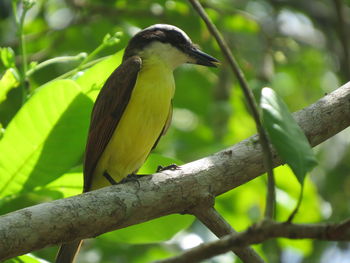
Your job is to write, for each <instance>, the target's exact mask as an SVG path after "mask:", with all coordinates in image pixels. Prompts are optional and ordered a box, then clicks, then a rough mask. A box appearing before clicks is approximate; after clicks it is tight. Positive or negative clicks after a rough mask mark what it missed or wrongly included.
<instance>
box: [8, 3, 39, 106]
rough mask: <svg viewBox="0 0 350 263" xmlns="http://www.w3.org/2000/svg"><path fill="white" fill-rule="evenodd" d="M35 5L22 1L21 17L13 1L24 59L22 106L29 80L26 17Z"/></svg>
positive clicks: (21, 80) (21, 79) (22, 67)
mask: <svg viewBox="0 0 350 263" xmlns="http://www.w3.org/2000/svg"><path fill="white" fill-rule="evenodd" d="M33 5H34V2H32V1H29V0H23V1H22V13H21V15H20V16H19V14H17V11H18V10H17V1H12V9H13V14H14V17H15V22H16V25H17V28H18V32H17V35H18V38H19V45H20V50H21V52H20V53H21V57H22V65H21V70H20V82H21V84H20V85H21V89H22V104H24V103H25V101H26V99H27V84H26V81H27V78H26V73H27V63H28V62H27V52H26V47H25V39H24V33H23V26H24V19H25V17H26V14H27V12H28V10H29V9H31V8H32V7H33Z"/></svg>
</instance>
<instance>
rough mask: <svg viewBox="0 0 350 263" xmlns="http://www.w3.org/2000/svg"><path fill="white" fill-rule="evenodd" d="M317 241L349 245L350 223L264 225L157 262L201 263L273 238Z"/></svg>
mask: <svg viewBox="0 0 350 263" xmlns="http://www.w3.org/2000/svg"><path fill="white" fill-rule="evenodd" d="M281 237H283V238H289V239H316V240H326V241H350V219H348V220H346V221H344V222H343V223H340V224H312V225H311V224H309V225H307V224H303V225H302V224H288V223H275V222H267V221H265V222H264V223H262V224H258V225H254V226H252V227H250V228H249V229H248V230H246V231H244V232H241V233H238V234H237V233H236V234H231V235H228V236H225V237H223V238H221V239H219V240H217V241H214V242H209V243H206V244H202V245H199V246H198V247H195V248H193V249H189V250H187V251H185V252H183V253H182V254H181V255H179V256H176V257H173V258H169V259H165V260H159V261H156V263H186V262H192V263H195V262H200V261H202V260H204V259H208V258H211V257H214V256H216V255H219V254H222V253H225V252H227V251H230V250H231V249H233V248H240V247H244V246H247V245H251V244H258V243H262V242H264V241H266V240H269V239H271V238H281Z"/></svg>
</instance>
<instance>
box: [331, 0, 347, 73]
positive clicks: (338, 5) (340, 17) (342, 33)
mask: <svg viewBox="0 0 350 263" xmlns="http://www.w3.org/2000/svg"><path fill="white" fill-rule="evenodd" d="M333 3H334V5H335V10H336V12H337V23H338V32H339V39H340V43H341V44H342V47H343V52H344V67H345V72H346V76H345V77H346V79H349V78H350V49H349V39H348V34H349V33H350V32H347V29H348V27H347V23H346V19H345V18H346V14H345V10H344V3H343V1H342V0H333Z"/></svg>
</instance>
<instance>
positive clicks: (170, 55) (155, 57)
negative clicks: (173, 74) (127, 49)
mask: <svg viewBox="0 0 350 263" xmlns="http://www.w3.org/2000/svg"><path fill="white" fill-rule="evenodd" d="M139 55H140V56H141V58H142V60H143V63H145V64H146V65H152V64H158V65H159V64H161V65H164V66H166V67H168V68H170V69H171V70H174V69H175V68H176V67H178V66H180V65H181V64H184V63H188V62H192V59H191V58H190V57H189V56H187V55H186V54H185V53H183V52H181V51H180V50H179V49H177V48H175V47H173V46H172V45H170V44H168V43H162V42H158V41H155V42H153V43H151V44H150V45H149V46H147V47H146V48H145V49H144V50H143V51H142V52H140V54H139Z"/></svg>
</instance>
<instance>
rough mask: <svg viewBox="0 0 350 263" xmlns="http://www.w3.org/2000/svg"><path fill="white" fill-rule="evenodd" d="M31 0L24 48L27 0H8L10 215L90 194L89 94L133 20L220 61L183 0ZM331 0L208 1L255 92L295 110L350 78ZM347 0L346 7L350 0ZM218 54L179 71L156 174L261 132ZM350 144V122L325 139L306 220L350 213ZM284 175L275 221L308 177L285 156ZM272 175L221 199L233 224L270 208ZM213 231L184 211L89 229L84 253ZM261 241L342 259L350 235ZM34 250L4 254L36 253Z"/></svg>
mask: <svg viewBox="0 0 350 263" xmlns="http://www.w3.org/2000/svg"><path fill="white" fill-rule="evenodd" d="M27 2H28V3H27V5H28V4H31V3H30V2H35V4H34V6H33V7H32V8H30V9H29V10H28V11H27V13H26V18H25V20H24V23H23V33H24V42H25V50H26V52H25V53H26V54H25V57H26V59H23V57H24V56H23V52H22V50H21V48H20V35H19V34H18V32H19V23H18V22H19V21H18V19H19V18H20V16H21V14H23V12H22V13H21V10H22V6H21V1H11V0H1V1H0V47H1V50H0V59H1V63H0V138H1V140H0V152H1V155H0V164H1V165H0V178H1V180H0V182H1V184H0V193H1V194H0V198H1V201H0V213H1V214H5V213H7V212H10V211H14V210H16V209H20V208H23V207H27V206H30V205H34V204H37V203H41V202H46V201H50V200H53V199H58V198H63V197H68V196H71V195H75V194H79V193H80V192H81V188H82V173H81V171H82V157H83V150H84V144H85V140H86V134H87V127H88V122H89V115H90V111H91V108H92V105H93V101H94V99H95V97H96V95H97V93H98V90H99V88H100V87H101V85H102V84H103V82H104V80H105V79H106V78H107V77H108V75H109V74H110V73H111V72H112V71H113V70H114V69H115V68H116V67H117V66H118V65H119V63H120V61H121V56H122V52H123V48H124V47H125V46H126V44H127V41H128V40H129V39H130V37H131V36H132V35H133V34H134V33H135V32H137V30H139V29H141V28H145V27H147V26H149V25H151V24H155V23H168V24H174V25H176V26H178V27H180V28H182V29H183V30H184V31H185V32H187V34H188V35H189V36H190V37H191V38H192V40H193V41H194V42H195V43H198V44H199V45H200V46H201V48H202V49H203V50H204V51H205V52H207V53H209V54H211V55H213V56H215V57H217V58H219V59H221V60H223V57H222V55H221V53H220V50H219V48H218V46H217V44H216V43H215V41H214V39H213V38H212V37H211V35H210V34H209V32H208V31H207V29H206V27H205V25H204V24H203V23H202V22H201V20H200V19H199V18H198V16H197V14H196V13H195V12H194V11H193V10H192V8H191V6H190V5H189V4H188V2H186V1H185V0H182V1H181V0H180V1H173V0H158V1H157V0H152V1H151V0H143V1H130V0H128V1H127V0H108V1H101V0H73V1H68V0H66V1H65V0H47V1H44V0H36V1H27ZM335 2H336V1H335V0H328V1H326V0H319V1H302V0H285V1H278V0H247V1H242V0H220V1H219V0H216V1H215V0H206V1H202V3H203V5H204V6H205V7H206V10H207V12H208V14H209V15H210V16H211V18H212V19H213V21H214V22H215V23H216V25H217V26H218V28H219V30H220V31H221V32H222V34H223V35H224V36H225V38H226V39H227V41H228V43H229V45H230V47H231V49H232V51H233V53H234V54H235V55H236V56H237V59H238V61H239V64H240V65H241V67H242V69H243V71H244V72H245V74H246V77H247V79H248V81H249V84H250V87H251V88H252V89H253V91H254V93H255V95H256V96H257V97H258V98H259V96H260V95H259V94H260V91H261V89H262V88H263V87H264V86H269V87H271V88H273V89H274V90H275V91H276V92H277V93H278V94H279V95H280V96H282V98H283V99H284V101H285V102H286V104H287V106H288V108H289V109H290V110H291V111H295V110H299V109H301V108H303V107H305V106H307V105H309V104H311V103H313V102H314V101H316V100H317V99H319V98H320V97H322V96H323V95H324V94H325V93H329V92H331V91H332V90H334V89H336V88H337V87H338V86H339V85H340V84H341V83H344V82H345V81H346V80H348V79H349V78H350V68H349V63H350V62H349V55H348V54H349V52H346V49H349V47H348V46H347V44H346V43H349V42H348V40H347V39H348V35H349V28H350V26H349V24H348V23H349V21H347V20H346V21H342V20H341V16H339V14H338V13H337V11H336V8H335ZM343 5H344V7H343V9H344V10H343V11H344V12H347V15H349V14H348V12H349V9H348V8H349V5H350V1H349V0H347V1H343ZM14 7H16V9H17V13H16V14H17V15H16V19H15V17H14V15H13V10H12V9H13V8H14ZM16 21H17V22H16ZM338 29H339V30H338ZM119 32H122V33H123V35H121V34H120V33H119ZM107 34H109V35H107ZM107 56H108V57H107ZM23 61H28V65H24V63H23ZM222 62H223V63H222V66H221V68H220V69H219V70H217V69H208V68H204V67H200V66H192V65H185V66H182V67H181V68H179V69H177V70H176V71H175V80H176V85H177V90H176V95H175V101H174V117H173V122H172V126H171V128H170V129H169V131H168V134H167V135H166V136H165V137H164V138H162V140H161V142H160V144H159V145H158V147H157V149H156V150H155V153H154V154H153V155H151V158H150V159H149V160H148V161H147V163H146V164H145V166H144V168H143V170H142V172H145V173H146V172H149V173H150V172H152V171H154V170H155V167H156V166H157V165H159V164H163V165H167V164H170V163H173V162H176V163H183V162H188V161H192V160H195V159H198V158H201V157H204V156H206V155H208V154H211V153H214V152H216V151H218V150H220V149H223V148H225V147H228V146H230V145H232V144H234V143H236V142H238V141H240V140H242V139H245V138H247V137H248V136H250V135H252V134H254V133H255V132H256V131H255V125H254V122H253V121H252V119H251V117H250V114H249V111H248V110H247V107H246V104H245V102H244V98H243V95H242V93H241V91H240V89H239V88H238V86H237V82H236V80H235V79H234V77H233V76H232V73H231V72H230V70H229V69H228V67H227V65H226V63H225V61H222ZM24 66H25V67H24ZM24 68H26V69H27V71H26V76H23V69H24ZM24 79H26V81H24ZM349 144H350V141H349V129H347V130H345V131H343V132H342V133H340V134H339V135H337V136H335V137H334V138H332V139H330V140H329V141H328V142H326V143H324V144H323V145H321V146H318V147H316V149H315V152H316V155H317V160H318V166H317V167H316V168H315V169H314V170H313V171H312V172H311V174H310V177H307V178H306V180H305V186H304V188H305V189H304V199H303V202H302V204H301V207H300V211H299V213H298V214H297V215H296V217H295V221H296V222H304V223H312V222H320V221H339V220H342V219H344V218H345V217H348V216H349V214H350V207H349V205H348V203H349V202H348V200H349V198H350V179H349V178H350V176H348V175H349V173H350V165H349V164H350V150H349V147H348V146H349ZM179 160H181V161H179ZM275 173H276V181H277V219H278V220H286V218H287V217H288V215H289V214H290V212H291V211H292V209H293V208H294V207H295V204H296V202H297V199H298V193H299V191H300V185H299V183H298V181H297V179H296V178H295V177H294V176H293V174H292V172H291V170H290V169H289V168H288V167H287V166H282V167H279V168H277V169H275ZM265 180H266V179H265V177H259V178H257V179H255V180H253V181H251V182H249V183H247V184H245V185H242V186H240V187H239V188H237V189H235V190H233V191H230V192H228V193H225V194H223V195H222V196H220V197H218V198H217V203H216V207H217V209H218V210H219V212H220V213H222V215H223V216H224V217H225V218H226V219H227V220H228V221H229V222H230V223H231V224H232V226H233V227H234V228H236V229H237V230H243V229H245V228H246V227H248V226H249V225H250V224H252V223H253V222H256V221H258V220H259V219H261V217H262V215H263V210H264V206H265V204H264V201H265V194H266V193H265V191H266V187H265V184H266V183H265ZM176 233H177V234H176ZM190 233H191V234H190ZM212 239H214V237H213V235H212V234H211V233H210V232H208V231H207V230H206V229H205V228H204V227H203V226H202V225H201V224H200V223H199V222H197V221H196V220H194V218H193V217H192V216H182V215H174V216H169V217H165V218H161V219H158V220H153V221H151V222H147V223H144V224H140V225H137V226H134V227H131V228H127V229H124V230H121V231H115V232H112V233H107V234H105V235H101V236H100V237H98V238H96V239H93V240H88V241H86V242H85V245H84V247H83V249H82V251H81V253H80V254H79V259H80V262H90V263H93V262H103V263H108V262H149V261H151V260H154V259H159V258H164V257H168V256H170V255H172V254H175V253H179V252H180V251H181V250H182V249H184V248H188V247H191V246H194V245H196V244H198V242H201V241H204V242H205V241H208V240H212ZM165 240H169V241H166V242H165ZM256 248H257V250H258V251H259V252H260V253H261V254H262V255H264V257H265V258H267V259H269V262H285V263H289V262H304V263H306V262H334V263H337V262H344V261H341V260H342V259H343V260H344V259H345V258H349V257H350V256H349V254H350V248H349V246H348V245H346V244H342V243H324V242H314V241H309V240H302V241H290V240H285V239H282V240H278V241H277V242H273V243H271V242H268V243H266V244H263V245H260V246H257V247H256ZM56 251H57V248H55V247H51V248H46V249H42V250H40V251H36V252H33V255H35V256H36V257H39V258H43V259H46V260H47V261H49V262H52V261H53V259H54V257H55V253H56ZM33 255H31V254H30V255H25V256H22V257H18V258H16V259H13V260H9V261H8V262H38V260H37V259H36V257H33ZM234 261H238V260H237V259H236V258H234V257H233V256H232V255H230V254H226V255H225V256H221V257H217V258H214V259H212V260H210V261H208V262H234Z"/></svg>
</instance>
